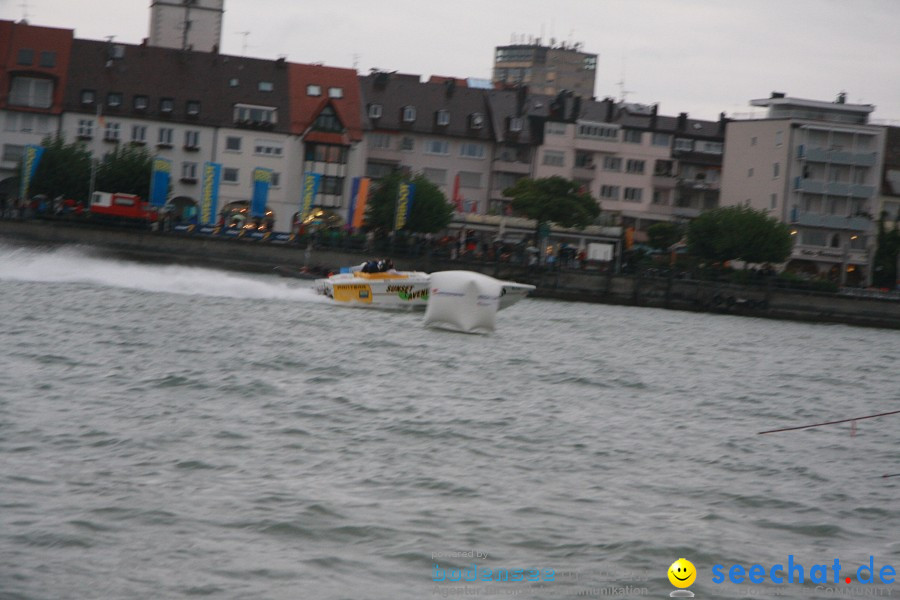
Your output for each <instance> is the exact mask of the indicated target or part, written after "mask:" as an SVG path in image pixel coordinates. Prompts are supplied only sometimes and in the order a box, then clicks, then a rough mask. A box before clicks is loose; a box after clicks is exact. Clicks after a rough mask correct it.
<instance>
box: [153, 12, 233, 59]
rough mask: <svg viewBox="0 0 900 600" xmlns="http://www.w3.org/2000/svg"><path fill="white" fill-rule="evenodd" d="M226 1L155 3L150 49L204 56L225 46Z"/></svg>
mask: <svg viewBox="0 0 900 600" xmlns="http://www.w3.org/2000/svg"><path fill="white" fill-rule="evenodd" d="M224 14H225V0H151V3H150V41H149V43H150V45H151V46H162V47H164V48H179V49H182V50H189V49H192V50H199V51H202V52H212V51H218V49H219V48H220V46H221V43H222V16H223V15H224Z"/></svg>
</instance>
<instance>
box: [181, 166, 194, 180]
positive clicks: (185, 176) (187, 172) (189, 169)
mask: <svg viewBox="0 0 900 600" xmlns="http://www.w3.org/2000/svg"><path fill="white" fill-rule="evenodd" d="M181 180H182V181H191V182H193V181H197V163H195V162H184V163H181Z"/></svg>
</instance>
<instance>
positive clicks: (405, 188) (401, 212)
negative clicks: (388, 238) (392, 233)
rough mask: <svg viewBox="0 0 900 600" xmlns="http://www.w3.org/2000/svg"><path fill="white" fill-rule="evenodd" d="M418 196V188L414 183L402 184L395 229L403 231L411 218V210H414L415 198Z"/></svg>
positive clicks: (399, 191)
mask: <svg viewBox="0 0 900 600" xmlns="http://www.w3.org/2000/svg"><path fill="white" fill-rule="evenodd" d="M415 195H416V186H415V185H414V184H412V183H401V184H400V189H399V190H398V192H397V219H396V220H395V221H394V229H395V230H397V229H403V227H404V225H406V220H407V219H408V218H409V210H410V208H412V203H413V198H414V197H415Z"/></svg>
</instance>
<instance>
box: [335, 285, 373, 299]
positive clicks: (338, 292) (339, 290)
mask: <svg viewBox="0 0 900 600" xmlns="http://www.w3.org/2000/svg"><path fill="white" fill-rule="evenodd" d="M332 297H333V298H334V299H335V301H337V302H363V303H366V304H370V303H371V302H372V287H371V286H370V285H369V284H367V283H342V284H339V285H335V286H333V296H332Z"/></svg>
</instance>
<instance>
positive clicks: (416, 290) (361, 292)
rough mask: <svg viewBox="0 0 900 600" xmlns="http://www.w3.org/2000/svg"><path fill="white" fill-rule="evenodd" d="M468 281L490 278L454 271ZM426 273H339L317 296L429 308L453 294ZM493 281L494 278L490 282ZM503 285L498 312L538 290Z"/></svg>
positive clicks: (322, 283) (322, 282) (320, 284)
mask: <svg viewBox="0 0 900 600" xmlns="http://www.w3.org/2000/svg"><path fill="white" fill-rule="evenodd" d="M453 273H457V274H459V275H457V276H456V278H457V279H459V278H460V277H463V278H465V277H466V275H465V273H471V275H470V276H471V277H475V276H478V277H480V278H485V277H487V275H481V274H480V273H475V272H469V271H453ZM437 274H438V273H434V274H429V273H424V272H422V271H395V270H393V269H391V270H389V271H384V272H363V271H361V270H357V271H355V272H347V273H337V274H335V275H332V276H331V277H328V278H325V279H317V280H316V281H315V284H314V286H315V290H316V292H317V293H319V294H321V295H323V296H326V297H328V298H330V299H332V300H333V301H334V302H335V303H339V304H348V305H361V306H375V307H384V308H401V307H402V308H426V307H427V306H428V301H429V298H431V297H432V296H433V295H435V294H440V293H444V294H446V293H449V292H447V291H443V292H442V291H441V290H439V289H432V285H431V283H432V275H437ZM490 279H493V278H490ZM493 281H496V282H497V284H499V286H500V287H499V290H500V291H499V302H498V306H497V308H498V309H501V308H507V307H509V306H512V305H513V304H515V303H516V302H518V301H519V300H521V299H522V298H525V297H526V296H527V295H528V294H529V293H530V292H531V291H533V290H534V286H533V285H529V284H527V283H516V282H514V281H501V280H496V279H495V280H493Z"/></svg>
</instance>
